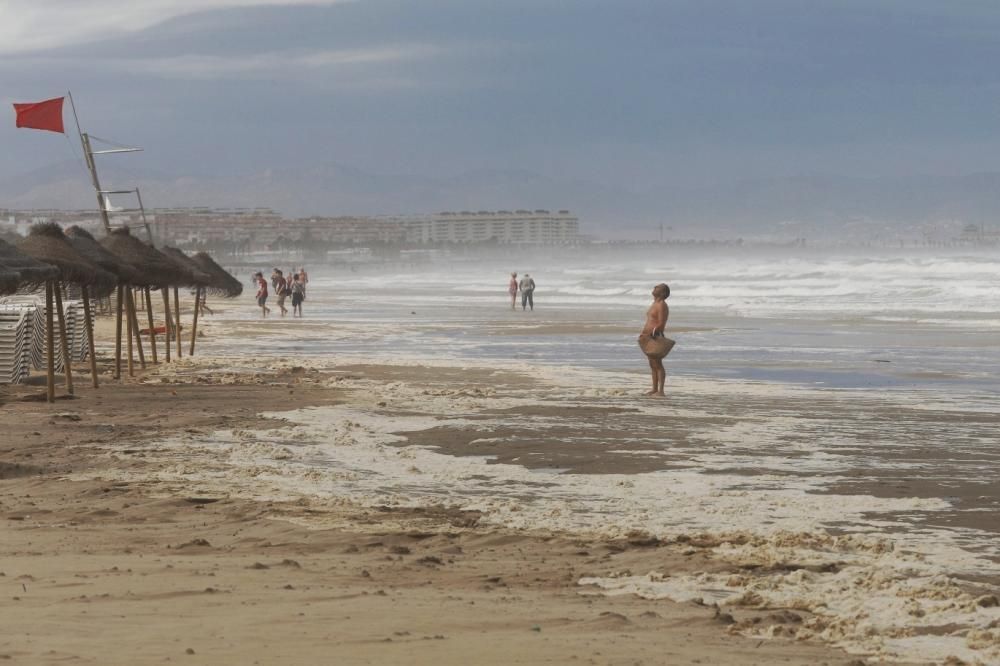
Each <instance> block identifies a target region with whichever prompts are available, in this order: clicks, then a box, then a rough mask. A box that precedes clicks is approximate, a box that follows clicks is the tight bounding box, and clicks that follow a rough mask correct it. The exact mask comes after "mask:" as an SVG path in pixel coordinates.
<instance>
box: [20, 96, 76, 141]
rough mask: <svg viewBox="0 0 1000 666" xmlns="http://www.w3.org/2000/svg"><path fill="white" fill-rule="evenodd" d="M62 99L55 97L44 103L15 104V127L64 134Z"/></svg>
mask: <svg viewBox="0 0 1000 666" xmlns="http://www.w3.org/2000/svg"><path fill="white" fill-rule="evenodd" d="M63 99H64V98H63V97H56V98H55V99H47V100H45V101H44V102H34V103H31V104H15V105H14V113H16V114H17V126H18V127H27V128H29V129H40V130H48V131H50V132H59V133H60V134H65V133H66V132H65V131H64V130H63V119H62V107H63Z"/></svg>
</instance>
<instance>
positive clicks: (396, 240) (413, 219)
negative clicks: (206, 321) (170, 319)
mask: <svg viewBox="0 0 1000 666" xmlns="http://www.w3.org/2000/svg"><path fill="white" fill-rule="evenodd" d="M143 221H144V220H143V218H142V216H141V215H140V214H139V213H136V212H135V211H129V212H121V213H112V215H111V224H112V226H122V225H126V224H127V225H130V226H132V227H134V228H138V227H141V226H142V225H143ZM35 222H57V223H59V224H61V225H63V226H68V225H71V224H78V225H80V226H82V227H84V228H85V229H87V230H88V231H90V232H92V233H93V234H95V235H98V236H100V235H102V234H103V223H102V221H101V218H100V216H99V215H98V214H97V212H96V211H59V210H33V211H4V210H0V228H2V227H8V228H9V229H10V230H11V231H16V232H18V233H21V234H23V233H25V232H26V231H27V228H28V226H30V224H33V223H35ZM145 222H146V223H148V224H149V227H150V231H151V233H152V236H153V238H154V240H155V242H156V243H157V244H162V245H169V246H174V247H180V248H185V249H194V248H203V249H204V248H212V249H215V250H217V251H230V252H237V253H244V252H256V251H273V250H304V249H320V248H321V246H342V247H360V246H366V245H409V246H421V245H438V244H484V243H494V244H519V245H565V244H569V243H578V242H580V241H581V236H580V234H579V220H578V219H577V217H576V216H575V215H572V214H571V213H570V212H569V211H568V210H560V211H556V212H550V211H548V210H542V209H536V210H525V209H520V210H513V211H508V210H498V211H486V210H480V211H468V210H463V211H459V212H451V211H445V212H441V213H437V214H433V215H412V216H358V215H349V216H336V217H325V216H313V217H305V218H295V219H287V218H285V217H283V216H282V215H281V214H280V213H278V212H276V211H274V210H272V209H270V208H208V207H187V208H153V209H147V210H146V214H145Z"/></svg>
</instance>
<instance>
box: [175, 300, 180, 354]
mask: <svg viewBox="0 0 1000 666" xmlns="http://www.w3.org/2000/svg"><path fill="white" fill-rule="evenodd" d="M174 326H175V328H174V337H175V338H177V358H180V357H181V297H180V292H178V291H177V287H174Z"/></svg>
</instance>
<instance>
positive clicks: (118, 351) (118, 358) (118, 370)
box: [115, 284, 125, 379]
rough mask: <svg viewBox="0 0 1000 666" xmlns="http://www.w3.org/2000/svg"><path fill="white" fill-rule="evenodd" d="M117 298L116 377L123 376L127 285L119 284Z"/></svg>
mask: <svg viewBox="0 0 1000 666" xmlns="http://www.w3.org/2000/svg"><path fill="white" fill-rule="evenodd" d="M115 300H116V301H117V304H116V306H115V310H116V311H117V316H116V318H115V379H121V378H122V303H123V302H124V301H125V285H123V284H119V285H118V290H117V292H116V297H115Z"/></svg>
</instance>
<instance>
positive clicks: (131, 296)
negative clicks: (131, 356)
mask: <svg viewBox="0 0 1000 666" xmlns="http://www.w3.org/2000/svg"><path fill="white" fill-rule="evenodd" d="M128 312H129V316H130V317H132V330H133V331H134V332H135V349H136V351H137V352H139V366H140V367H141V368H142V369H143V370H145V369H146V355H145V354H144V353H143V351H142V334H141V333H139V317H138V316H137V315H136V313H135V292H133V291H132V290H131V289H129V290H128Z"/></svg>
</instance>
